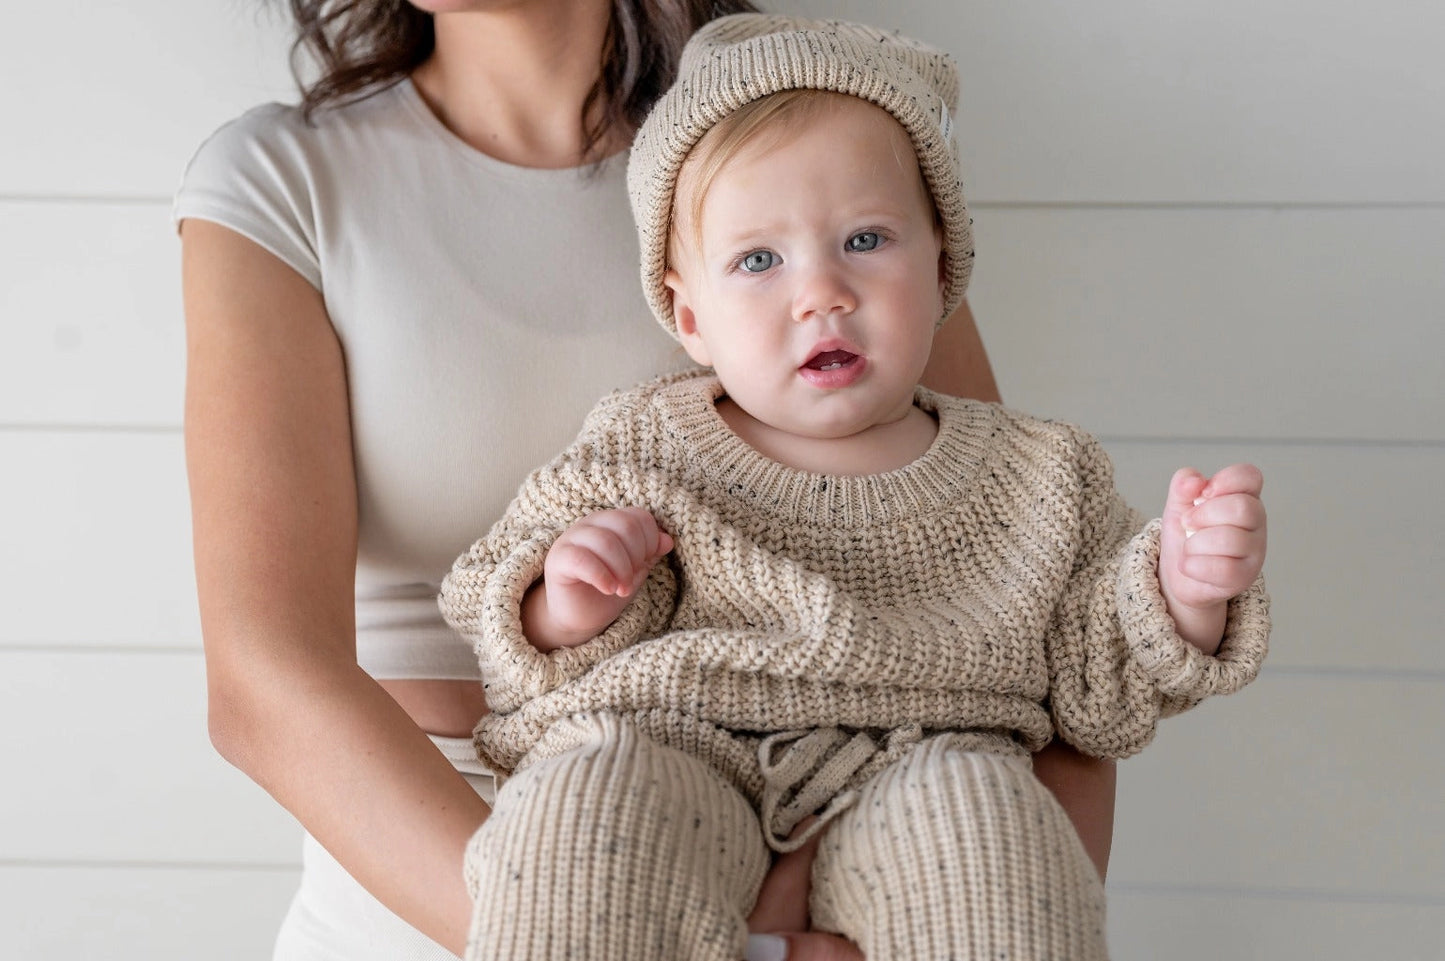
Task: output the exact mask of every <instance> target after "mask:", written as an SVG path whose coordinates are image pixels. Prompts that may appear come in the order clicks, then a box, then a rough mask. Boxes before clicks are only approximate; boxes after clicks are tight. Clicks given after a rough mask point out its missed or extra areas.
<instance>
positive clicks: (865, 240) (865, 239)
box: [848, 230, 878, 253]
mask: <svg viewBox="0 0 1445 961" xmlns="http://www.w3.org/2000/svg"><path fill="white" fill-rule="evenodd" d="M877 246H878V235H877V234H875V233H874V232H873V231H871V230H865V231H864V232H863V233H861V234H854V235H853V236H851V237H849V238H848V249H849V250H851V251H853V252H854V253H862V252H863V251H868V250H873V249H874V248H876V247H877Z"/></svg>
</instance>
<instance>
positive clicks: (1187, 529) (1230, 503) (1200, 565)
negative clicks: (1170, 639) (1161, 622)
mask: <svg viewBox="0 0 1445 961" xmlns="http://www.w3.org/2000/svg"><path fill="white" fill-rule="evenodd" d="M1263 487H1264V475H1263V474H1261V473H1260V470H1259V468H1257V467H1255V466H1254V465H1253V464H1235V465H1233V466H1231V467H1226V468H1224V469H1223V470H1221V471H1219V473H1217V474H1215V475H1214V476H1213V477H1205V476H1204V475H1202V474H1200V473H1199V472H1198V471H1197V470H1194V469H1193V468H1188V467H1186V468H1183V469H1181V470H1179V471H1178V472H1176V473H1175V474H1174V478H1173V480H1171V481H1170V482H1169V499H1168V501H1167V502H1166V503H1165V505H1164V518H1163V534H1162V538H1161V544H1160V551H1159V586H1160V588H1161V589H1162V590H1163V593H1164V599H1165V601H1166V602H1167V603H1168V606H1169V613H1170V615H1171V616H1172V617H1173V618H1174V622H1175V624H1176V626H1177V627H1178V628H1179V634H1180V636H1181V637H1183V638H1184V639H1185V640H1188V641H1189V642H1190V643H1192V644H1194V645H1195V646H1196V647H1198V648H1200V649H1201V650H1203V651H1205V652H1206V653H1210V654H1212V653H1214V651H1215V650H1217V649H1218V647H1219V641H1220V639H1221V636H1222V634H1223V631H1224V616H1225V604H1226V603H1227V602H1228V601H1229V599H1230V598H1232V597H1235V596H1237V595H1239V594H1242V593H1243V592H1244V591H1245V590H1247V589H1248V588H1249V586H1250V585H1251V584H1253V583H1254V581H1255V578H1257V577H1258V576H1259V572H1260V571H1261V570H1262V569H1263V568H1264V553H1265V541H1266V536H1265V534H1266V523H1265V514H1264V502H1263V501H1261V500H1260V499H1259V494H1260V491H1261V489H1262V488H1263Z"/></svg>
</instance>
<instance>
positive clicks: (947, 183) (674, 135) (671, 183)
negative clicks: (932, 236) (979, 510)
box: [627, 14, 973, 337]
mask: <svg viewBox="0 0 1445 961" xmlns="http://www.w3.org/2000/svg"><path fill="white" fill-rule="evenodd" d="M785 90H825V91H831V92H834V93H840V94H847V95H849V96H854V97H858V98H860V99H862V100H867V101H869V102H870V103H874V104H876V105H878V106H879V107H882V108H883V109H884V110H887V111H888V112H889V113H890V114H891V115H892V116H893V117H894V119H896V120H897V121H898V123H899V124H900V125H901V126H902V127H903V129H904V130H905V131H907V133H908V136H909V139H910V140H912V142H913V149H914V152H915V153H916V154H917V156H918V166H919V169H920V170H921V171H922V173H923V177H924V180H925V182H926V183H927V185H928V189H929V191H930V193H931V194H932V196H933V202H934V206H935V207H936V208H937V211H938V215H939V218H940V220H941V221H942V224H943V250H944V254H945V266H944V271H945V274H944V290H943V314H942V316H940V317H939V323H940V324H942V323H943V321H944V320H945V319H946V318H947V317H948V316H949V315H950V314H951V313H952V312H953V310H954V308H956V307H957V306H958V305H959V303H960V302H961V301H962V300H963V295H964V292H965V291H966V290H967V289H968V280H969V275H970V273H971V272H972V270H973V225H972V220H971V219H970V217H969V213H968V207H967V205H966V204H965V202H964V196H963V184H962V180H961V177H960V172H959V162H958V147H957V143H956V142H955V140H954V137H953V135H952V128H953V120H952V115H953V111H954V109H955V108H956V107H957V100H958V70H957V68H956V66H955V65H954V62H953V58H952V57H950V56H949V55H948V54H946V53H944V52H942V51H940V50H936V49H934V48H932V47H929V46H927V45H926V44H923V43H920V42H918V41H916V40H911V39H909V38H907V37H903V36H901V35H899V34H896V33H892V32H890V31H885V30H879V29H877V28H875V27H870V26H866V25H863V24H857V23H849V22H846V21H841V20H804V19H799V18H795V17H784V16H774V15H768V14H736V15H734V16H730V17H720V18H719V19H717V20H713V21H711V22H710V23H708V24H706V25H705V26H704V27H702V29H700V30H699V31H698V32H697V33H696V34H694V35H693V37H692V39H691V40H689V41H688V44H687V47H686V48H685V49H684V51H683V55H682V63H681V67H680V71H679V76H678V79H677V82H676V83H674V84H673V86H672V87H671V88H670V89H669V90H668V91H667V93H665V94H664V95H663V96H662V99H661V100H659V101H658V103H657V105H656V106H655V107H654V108H653V110H652V112H651V113H650V114H649V115H648V117H647V119H646V120H645V121H644V122H643V124H642V127H641V128H640V129H639V130H638V133H637V137H636V138H635V140H634V141H633V144H632V151H631V156H630V159H629V161H628V167H627V187H628V194H629V197H630V200H631V203H632V213H633V217H634V219H635V221H636V224H637V235H638V246H639V248H640V251H641V270H642V289H643V294H644V295H645V296H646V298H647V303H648V306H650V307H651V308H652V311H653V313H654V314H655V315H656V317H657V319H658V322H659V323H661V324H662V326H663V327H664V328H666V329H667V330H668V332H669V333H671V334H672V335H673V336H674V337H676V336H677V330H676V329H675V327H674V324H673V317H672V297H671V294H670V292H669V291H668V289H667V287H666V285H665V284H664V282H663V279H664V276H665V274H666V270H667V242H668V233H669V231H670V230H671V227H672V208H673V197H674V194H675V193H676V190H677V177H678V172H679V171H680V170H681V169H682V165H683V162H684V161H685V160H686V159H687V155H688V154H689V153H690V152H691V151H692V148H693V147H695V146H696V145H697V142H698V141H699V140H701V139H702V138H703V136H704V135H705V134H706V133H707V132H708V131H709V130H710V129H712V127H713V126H714V125H716V124H717V123H718V121H720V120H722V119H723V118H724V117H727V116H728V115H729V114H731V113H733V112H735V111H736V110H737V109H738V108H740V107H743V106H745V105H746V104H748V103H751V102H752V101H754V100H760V99H762V98H763V97H767V96H770V95H772V94H775V93H780V92H782V91H785Z"/></svg>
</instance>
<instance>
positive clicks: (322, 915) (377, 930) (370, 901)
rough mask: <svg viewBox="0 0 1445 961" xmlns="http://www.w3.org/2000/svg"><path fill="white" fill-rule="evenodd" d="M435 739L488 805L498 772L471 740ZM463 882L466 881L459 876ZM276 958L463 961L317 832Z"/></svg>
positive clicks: (304, 850) (304, 856)
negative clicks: (384, 897) (350, 867)
mask: <svg viewBox="0 0 1445 961" xmlns="http://www.w3.org/2000/svg"><path fill="white" fill-rule="evenodd" d="M432 742H433V743H435V744H436V746H437V747H438V748H439V749H440V750H441V752H442V753H443V754H445V755H446V757H447V760H449V761H451V762H452V765H453V766H454V767H455V768H456V769H457V770H458V771H460V772H461V773H462V775H463V776H464V777H465V778H466V779H467V783H469V784H471V786H472V788H473V789H474V790H476V792H477V793H478V794H479V795H481V796H482V797H483V798H484V799H486V800H487V802H488V803H490V802H491V800H492V798H493V796H494V793H495V788H494V784H493V778H492V775H491V774H490V773H489V772H488V771H487V769H486V768H484V767H483V766H482V765H481V763H480V762H478V761H477V759H476V755H475V753H474V752H473V749H472V742H471V739H470V738H446V737H433V738H432ZM458 883H461V879H460V878H459V879H458ZM273 959H274V961H457V956H456V955H454V954H452V953H451V952H450V951H448V950H447V949H446V948H443V947H442V946H441V945H439V944H437V943H436V942H435V941H433V940H432V939H431V938H429V937H427V936H426V935H424V934H422V933H421V932H420V931H418V930H417V929H416V928H413V927H412V926H411V925H409V924H407V923H406V922H405V921H403V920H402V919H401V918H399V917H397V916H396V915H395V914H393V913H391V911H390V910H388V909H387V908H385V907H384V906H382V904H381V902H379V901H377V900H376V898H373V897H372V896H371V895H370V894H368V893H367V892H366V889H365V888H363V887H362V886H361V885H359V884H357V883H356V881H354V880H352V877H351V875H349V874H347V873H346V870H345V869H344V868H342V866H341V865H340V864H338V863H337V862H336V859H335V858H333V857H332V856H331V855H330V854H328V853H327V851H326V849H325V848H323V847H322V846H321V845H320V844H319V843H317V841H316V839H315V838H313V837H311V835H309V834H308V835H306V836H305V838H304V840H303V841H302V847H301V887H300V888H299V889H298V890H297V891H296V896H295V897H294V898H292V900H291V909H290V910H289V911H287V913H286V919H285V920H284V921H282V922H281V930H280V933H279V934H278V935H277V937H276V952H275V954H274V955H273Z"/></svg>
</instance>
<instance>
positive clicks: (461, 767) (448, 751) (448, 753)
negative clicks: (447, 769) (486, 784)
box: [427, 734, 492, 777]
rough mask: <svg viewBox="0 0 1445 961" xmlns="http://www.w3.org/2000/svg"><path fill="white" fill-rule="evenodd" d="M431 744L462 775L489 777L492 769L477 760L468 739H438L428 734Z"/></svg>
mask: <svg viewBox="0 0 1445 961" xmlns="http://www.w3.org/2000/svg"><path fill="white" fill-rule="evenodd" d="M427 737H429V738H431V742H432V743H433V744H435V745H436V746H437V750H438V751H441V752H442V755H443V756H444V757H445V758H446V759H447V760H448V761H451V762H452V767H454V768H456V769H457V770H458V771H460V772H461V773H463V774H468V775H483V776H486V777H490V776H491V775H492V769H491V768H489V767H487V766H486V765H485V764H483V763H482V762H481V761H480V760H478V759H477V749H476V746H475V745H473V744H472V739H471V738H469V737H440V736H438V735H436V734H428V735H427Z"/></svg>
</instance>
